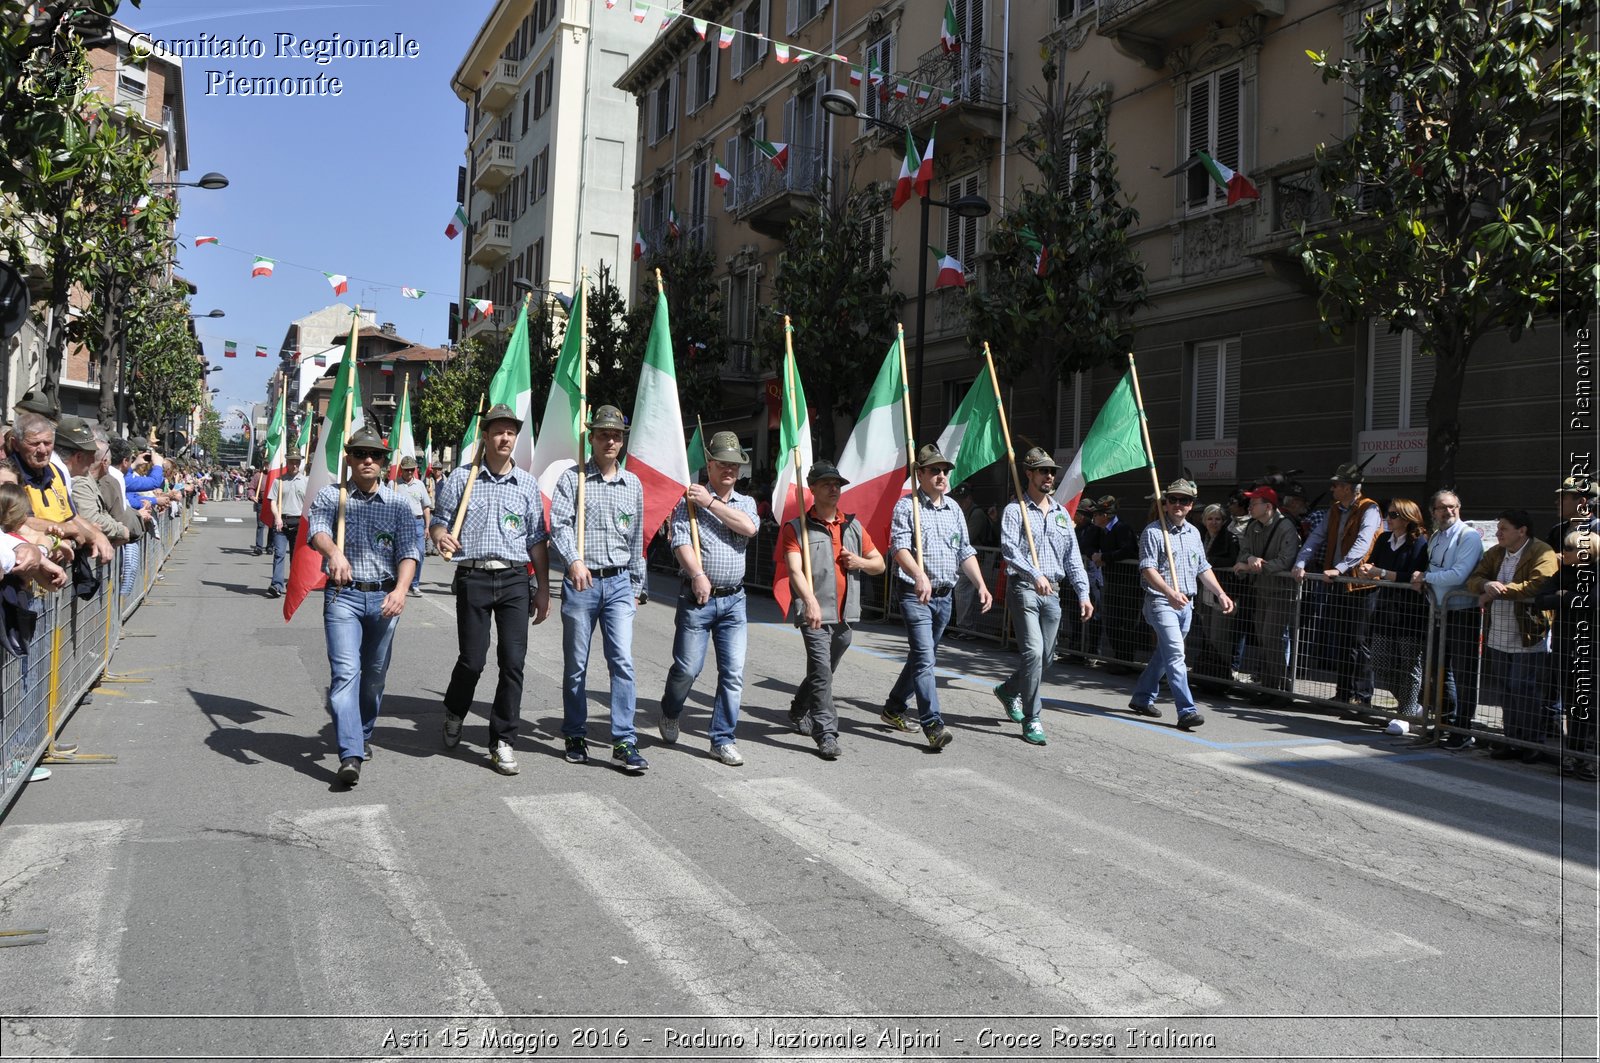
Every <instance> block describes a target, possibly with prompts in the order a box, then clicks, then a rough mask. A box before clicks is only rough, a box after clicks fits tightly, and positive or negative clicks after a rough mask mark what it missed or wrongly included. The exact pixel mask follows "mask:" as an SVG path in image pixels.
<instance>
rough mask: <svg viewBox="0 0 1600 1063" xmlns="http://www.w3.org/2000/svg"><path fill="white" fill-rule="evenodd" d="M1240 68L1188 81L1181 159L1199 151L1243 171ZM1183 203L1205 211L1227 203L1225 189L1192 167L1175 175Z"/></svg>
mask: <svg viewBox="0 0 1600 1063" xmlns="http://www.w3.org/2000/svg"><path fill="white" fill-rule="evenodd" d="M1243 85H1244V68H1243V67H1242V66H1239V65H1235V66H1230V67H1224V68H1223V69H1221V70H1213V71H1211V72H1210V73H1208V74H1201V75H1199V76H1197V77H1194V78H1191V79H1190V80H1189V86H1188V113H1187V115H1186V116H1185V118H1186V123H1185V124H1186V128H1187V130H1188V137H1187V142H1186V143H1185V145H1184V149H1185V150H1184V153H1183V158H1184V159H1185V160H1187V159H1192V158H1193V157H1194V153H1195V152H1197V151H1203V152H1205V153H1206V154H1207V155H1210V156H1211V157H1212V158H1213V159H1215V160H1216V161H1218V162H1220V163H1222V164H1223V165H1224V166H1226V167H1228V168H1229V169H1231V170H1244V169H1245V166H1244V160H1243V159H1242V158H1241V154H1242V150H1243V145H1244V87H1243ZM1179 180H1181V181H1182V182H1183V202H1184V207H1185V209H1187V210H1189V211H1199V210H1209V209H1211V208H1212V207H1220V206H1224V205H1226V204H1227V202H1228V192H1227V189H1225V188H1222V187H1220V186H1218V185H1217V183H1216V182H1215V181H1213V180H1212V179H1211V174H1210V173H1209V172H1208V171H1207V170H1206V168H1205V167H1204V166H1199V165H1193V166H1189V167H1188V168H1186V169H1185V170H1184V171H1183V173H1181V174H1180V175H1179Z"/></svg>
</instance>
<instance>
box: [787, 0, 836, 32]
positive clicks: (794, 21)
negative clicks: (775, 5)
mask: <svg viewBox="0 0 1600 1063" xmlns="http://www.w3.org/2000/svg"><path fill="white" fill-rule="evenodd" d="M785 6H786V7H787V8H788V23H787V25H788V30H789V32H790V33H793V32H794V31H795V30H797V29H799V28H800V27H801V26H804V25H805V24H806V23H807V22H810V21H811V20H812V19H814V18H816V17H817V16H818V15H820V14H822V13H823V12H824V11H826V10H827V8H828V0H789V2H788V4H786V5H785Z"/></svg>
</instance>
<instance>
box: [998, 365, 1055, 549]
mask: <svg viewBox="0 0 1600 1063" xmlns="http://www.w3.org/2000/svg"><path fill="white" fill-rule="evenodd" d="M983 361H984V364H985V365H987V366H988V367H989V383H990V384H991V385H993V386H994V406H995V409H996V410H998V411H999V412H1000V434H1001V435H1003V436H1005V438H1006V466H1007V467H1008V468H1010V470H1011V486H1012V487H1013V488H1015V489H1016V492H1017V516H1019V517H1021V518H1022V531H1023V534H1024V535H1026V536H1027V538H1028V556H1029V557H1031V558H1033V570H1034V571H1035V572H1041V573H1042V572H1043V571H1044V569H1042V568H1041V567H1040V566H1039V548H1038V547H1037V546H1035V545H1034V542H1033V521H1031V520H1029V519H1028V496H1027V495H1026V494H1024V493H1023V490H1022V474H1021V473H1019V472H1017V452H1016V450H1015V449H1014V448H1013V447H1012V446H1011V425H1009V424H1008V423H1007V422H1006V404H1005V400H1003V399H1001V397H1000V377H999V375H998V374H997V373H995V371H994V354H993V353H992V352H991V351H990V350H989V341H988V340H984V341H983Z"/></svg>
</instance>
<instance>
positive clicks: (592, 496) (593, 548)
mask: <svg viewBox="0 0 1600 1063" xmlns="http://www.w3.org/2000/svg"><path fill="white" fill-rule="evenodd" d="M583 471H584V486H583V510H584V520H583V557H582V559H581V560H582V561H583V563H584V564H585V565H587V566H589V568H590V570H591V571H592V570H594V569H597V568H626V569H627V570H628V577H629V579H630V580H631V581H632V583H633V593H634V594H635V595H636V596H637V595H639V594H641V593H643V591H644V526H643V523H644V485H643V484H641V483H640V482H639V478H638V477H637V476H635V475H634V474H633V473H631V472H629V471H628V470H626V469H621V470H619V471H618V472H617V475H616V477H615V478H614V479H611V480H607V479H605V478H604V477H602V476H601V475H600V466H598V465H596V464H595V463H594V462H593V461H589V462H588V463H586V464H585V465H584V467H583ZM577 509H578V470H577V469H576V468H571V469H568V470H567V471H565V472H563V473H562V474H561V476H560V478H559V479H557V480H556V492H555V496H554V497H553V498H552V499H551V501H550V542H551V543H553V544H554V545H555V548H556V553H558V554H560V555H561V560H562V561H563V562H564V563H565V564H566V565H567V566H568V567H570V566H571V565H572V563H573V562H574V561H577V560H579V558H578V556H577V554H578V533H577V530H576V529H577Z"/></svg>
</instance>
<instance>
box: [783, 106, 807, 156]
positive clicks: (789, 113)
mask: <svg viewBox="0 0 1600 1063" xmlns="http://www.w3.org/2000/svg"><path fill="white" fill-rule="evenodd" d="M794 103H795V100H794V97H793V96H790V97H789V98H788V99H786V100H784V101H783V139H784V140H785V141H786V142H787V143H788V144H789V146H790V149H789V166H790V168H791V169H792V168H793V167H794V165H795V161H796V160H795V158H794V154H795V149H796V148H798V147H799V146H800V142H801V140H802V139H803V138H802V137H801V136H799V135H798V134H799V132H800V131H799V130H798V129H796V128H795V124H794V116H795V107H794Z"/></svg>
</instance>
